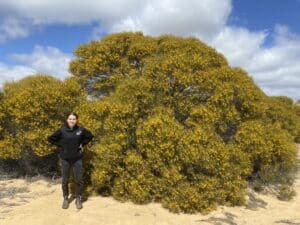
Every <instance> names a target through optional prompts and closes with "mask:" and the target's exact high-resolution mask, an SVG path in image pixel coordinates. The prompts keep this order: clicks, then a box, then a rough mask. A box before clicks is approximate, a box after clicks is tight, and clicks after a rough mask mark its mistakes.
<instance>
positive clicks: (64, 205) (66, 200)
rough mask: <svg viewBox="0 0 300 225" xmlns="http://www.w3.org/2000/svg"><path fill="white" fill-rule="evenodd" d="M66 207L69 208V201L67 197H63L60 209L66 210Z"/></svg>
mask: <svg viewBox="0 0 300 225" xmlns="http://www.w3.org/2000/svg"><path fill="white" fill-rule="evenodd" d="M68 207H69V199H68V197H64V201H63V204H62V208H63V209H67V208H68Z"/></svg>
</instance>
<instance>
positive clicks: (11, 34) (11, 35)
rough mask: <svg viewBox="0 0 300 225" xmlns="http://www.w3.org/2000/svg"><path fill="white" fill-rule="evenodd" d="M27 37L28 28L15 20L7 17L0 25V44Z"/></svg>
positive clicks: (25, 24)
mask: <svg viewBox="0 0 300 225" xmlns="http://www.w3.org/2000/svg"><path fill="white" fill-rule="evenodd" d="M28 35H29V27H28V25H27V23H24V22H22V21H20V20H18V19H16V18H12V17H8V18H5V19H4V20H3V22H2V23H1V24H0V43H4V42H6V41H7V40H10V39H16V38H23V37H27V36H28Z"/></svg>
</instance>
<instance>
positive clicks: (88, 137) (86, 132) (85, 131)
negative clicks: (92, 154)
mask: <svg viewBox="0 0 300 225" xmlns="http://www.w3.org/2000/svg"><path fill="white" fill-rule="evenodd" d="M93 138H94V135H93V134H92V133H91V132H90V131H89V130H88V129H86V128H83V133H82V141H81V144H82V146H85V145H87V144H88V143H89V142H90V141H91V140H92V139H93Z"/></svg>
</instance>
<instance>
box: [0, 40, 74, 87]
mask: <svg viewBox="0 0 300 225" xmlns="http://www.w3.org/2000/svg"><path fill="white" fill-rule="evenodd" d="M11 58H12V59H13V60H15V61H16V62H18V63H19V65H15V66H8V65H5V64H3V63H0V84H3V83H4V82H5V81H12V80H18V79H21V78H23V77H25V76H27V75H32V74H35V73H44V74H49V75H53V76H55V77H57V78H59V79H61V80H63V79H64V78H66V77H68V76H70V74H69V73H68V65H69V61H70V60H71V56H70V55H69V54H65V53H63V52H61V51H60V50H59V49H57V48H54V47H50V46H47V47H43V46H38V45H37V46H35V47H34V49H33V51H32V52H31V53H28V54H13V55H11Z"/></svg>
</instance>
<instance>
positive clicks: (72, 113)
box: [66, 112, 78, 120]
mask: <svg viewBox="0 0 300 225" xmlns="http://www.w3.org/2000/svg"><path fill="white" fill-rule="evenodd" d="M71 115H73V116H75V117H76V119H78V115H77V113H76V112H70V113H69V114H68V115H67V117H66V120H67V119H68V118H69V116H71Z"/></svg>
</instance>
